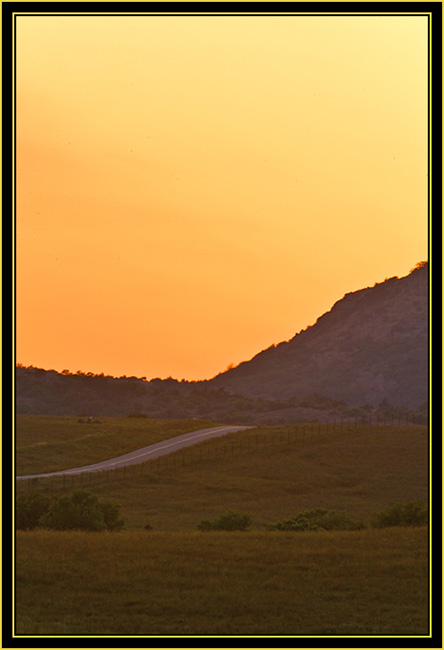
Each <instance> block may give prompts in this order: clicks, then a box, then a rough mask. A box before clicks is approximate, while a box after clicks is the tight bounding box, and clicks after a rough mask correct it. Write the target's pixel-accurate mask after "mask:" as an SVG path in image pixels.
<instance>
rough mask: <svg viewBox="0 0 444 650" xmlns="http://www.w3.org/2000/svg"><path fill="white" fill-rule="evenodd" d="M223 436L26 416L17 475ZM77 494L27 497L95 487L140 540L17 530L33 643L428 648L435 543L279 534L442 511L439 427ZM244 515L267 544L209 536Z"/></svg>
mask: <svg viewBox="0 0 444 650" xmlns="http://www.w3.org/2000/svg"><path fill="white" fill-rule="evenodd" d="M212 425H213V423H209V422H201V421H189V420H188V421H155V420H146V419H140V420H139V419H132V418H102V422H101V423H100V424H97V425H93V424H85V423H78V422H77V420H76V419H75V418H57V417H51V418H45V417H38V416H22V417H19V419H18V440H17V454H18V457H17V461H18V463H19V467H21V468H22V469H21V471H22V472H23V473H25V472H26V473H27V472H30V473H38V472H43V471H48V470H50V469H56V468H64V467H72V466H76V465H80V464H87V463H90V462H91V463H92V462H95V461H98V460H101V459H103V458H104V457H111V456H114V455H118V454H120V453H124V452H125V451H129V450H131V449H135V448H137V447H141V446H144V445H147V444H150V443H151V442H156V441H159V440H162V439H164V438H169V437H173V436H174V435H177V434H180V433H183V432H185V431H189V430H192V429H193V428H194V429H198V428H204V427H207V426H212ZM39 443H43V444H39ZM71 480H75V483H74V485H71V484H70V483H69V482H67V484H66V485H64V484H63V482H62V480H61V479H60V477H59V478H58V479H56V478H53V479H38V481H33V482H25V481H23V482H22V481H19V482H17V493H18V494H21V493H23V492H25V491H28V490H30V489H38V490H42V491H44V492H46V493H48V494H60V493H61V491H62V490H63V491H69V490H70V489H71V488H74V487H79V486H80V485H83V487H87V488H88V489H90V490H91V491H92V492H94V493H95V494H97V495H98V496H99V497H100V498H101V499H106V500H110V501H112V502H115V503H119V504H120V505H121V512H122V516H123V517H124V518H125V519H126V527H127V530H125V531H122V532H119V533H86V532H69V533H68V532H55V531H45V530H36V531H31V532H22V531H18V532H17V537H16V591H15V596H16V600H15V602H16V609H15V614H16V622H17V627H16V630H15V632H16V634H18V635H34V634H42V635H51V634H54V635H58V634H61V635H63V634H66V635H70V636H71V635H92V634H98V635H106V634H110V635H119V634H122V635H135V634H136V635H137V634H141V635H179V636H183V635H190V636H196V635H210V636H211V635H234V636H239V635H259V636H264V635H272V636H274V635H277V636H280V635H290V636H298V635H311V636H323V635H326V636H329V635H341V636H349V635H364V636H366V635H381V636H386V635H393V634H394V635H396V634H399V635H406V636H412V635H427V633H428V629H427V626H428V536H427V530H426V529H425V528H405V529H402V528H392V529H383V530H375V529H363V530H361V531H353V532H328V533H327V532H319V533H308V532H304V533H283V532H277V531H276V532H271V531H266V530H265V529H264V528H265V525H266V524H269V523H272V522H275V521H277V520H280V519H284V518H287V517H292V516H294V515H296V514H297V513H298V512H301V511H302V510H305V509H309V508H315V507H324V508H328V509H335V510H346V511H348V512H349V513H350V514H352V515H355V516H356V517H359V518H362V519H364V521H366V522H368V521H369V519H370V517H371V515H372V514H374V513H375V512H377V511H380V510H383V509H385V508H386V506H387V504H388V503H389V502H390V501H402V502H406V501H413V500H423V501H427V498H428V432H427V430H426V429H425V427H418V426H416V427H415V426H407V427H403V426H394V427H393V426H387V427H384V426H381V427H370V426H363V427H358V428H355V427H350V428H344V429H341V428H338V427H336V428H332V427H329V428H327V427H326V426H325V425H322V426H321V425H313V424H312V425H301V424H298V425H296V424H295V425H291V426H290V425H286V426H280V427H260V428H257V429H248V430H245V431H242V432H237V433H233V434H229V435H227V436H223V437H222V438H217V439H213V440H208V441H206V442H203V443H200V444H198V445H195V446H193V447H189V448H186V449H183V450H181V451H180V452H177V453H175V454H171V455H169V456H165V457H163V458H161V459H159V460H157V461H153V462H150V463H145V464H143V465H138V466H134V467H132V468H127V470H125V471H123V470H122V471H119V472H118V473H111V474H108V473H104V474H101V475H85V477H83V478H82V477H76V478H75V479H71ZM229 509H234V510H237V511H239V512H243V513H247V514H249V515H251V516H252V519H253V530H252V531H250V532H246V533H239V532H231V533H223V532H199V531H197V530H196V526H197V524H198V523H199V522H200V521H201V520H202V519H212V518H214V517H216V516H217V515H219V514H221V513H223V512H226V511H227V510H229ZM146 524H150V525H151V526H152V527H153V528H154V530H151V531H145V530H144V527H145V525H146Z"/></svg>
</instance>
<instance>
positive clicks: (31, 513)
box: [15, 492, 51, 530]
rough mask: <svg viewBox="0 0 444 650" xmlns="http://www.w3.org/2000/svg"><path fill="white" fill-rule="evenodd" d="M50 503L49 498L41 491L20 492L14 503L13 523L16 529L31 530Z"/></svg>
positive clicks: (37, 523)
mask: <svg viewBox="0 0 444 650" xmlns="http://www.w3.org/2000/svg"><path fill="white" fill-rule="evenodd" d="M50 505H51V498H50V497H48V496H47V495H46V494H42V493H41V492H29V493H28V494H21V495H20V496H19V497H18V498H17V501H16V504H15V524H16V527H17V528H18V530H33V529H34V528H37V527H38V526H39V523H40V518H41V517H42V516H43V515H44V514H46V513H47V512H48V510H49V508H50Z"/></svg>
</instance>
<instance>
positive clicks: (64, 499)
mask: <svg viewBox="0 0 444 650" xmlns="http://www.w3.org/2000/svg"><path fill="white" fill-rule="evenodd" d="M40 523H41V524H42V526H43V527H44V528H52V529H54V530H91V531H99V530H105V529H106V524H105V519H104V517H103V512H102V510H101V508H100V505H99V498H98V497H97V496H96V495H95V494H92V493H91V492H89V491H88V490H74V492H71V494H63V495H62V496H60V497H56V498H54V499H53V501H52V503H51V506H50V508H49V510H48V512H47V513H46V514H45V515H43V517H42V518H41V519H40Z"/></svg>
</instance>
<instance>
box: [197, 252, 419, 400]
mask: <svg viewBox="0 0 444 650" xmlns="http://www.w3.org/2000/svg"><path fill="white" fill-rule="evenodd" d="M210 383H211V384H212V385H214V386H218V387H223V388H225V389H227V390H229V391H233V392H235V393H236V394H240V395H246V396H248V397H266V398H268V399H279V398H280V399H290V398H299V397H302V396H303V395H304V394H308V393H314V392H316V393H320V394H322V395H328V396H329V397H332V398H335V399H343V400H345V401H346V402H347V403H349V404H352V405H353V404H362V403H366V402H368V403H369V404H372V405H376V404H377V403H379V402H380V401H381V400H382V399H384V398H387V399H389V400H390V401H391V402H393V403H394V404H398V405H405V406H407V405H410V406H417V405H418V404H420V403H421V402H423V401H425V400H426V399H427V394H428V387H427V384H428V264H427V263H420V264H418V265H417V266H416V267H415V268H414V269H413V270H412V271H411V272H410V274H409V275H407V276H405V277H402V278H398V277H393V278H388V279H386V280H385V281H384V282H381V283H376V284H375V285H374V286H373V287H367V288H364V289H359V290H358V291H354V292H350V293H347V294H345V296H344V297H343V298H342V299H340V300H338V301H337V302H335V303H334V305H333V307H332V308H331V309H330V311H328V312H326V313H325V314H323V315H322V316H320V317H319V318H318V319H317V321H316V322H315V323H314V324H313V325H311V326H309V327H308V328H306V329H305V330H302V331H301V332H298V333H297V334H295V336H294V337H293V338H292V339H290V340H289V341H283V342H281V343H279V344H277V345H274V346H271V347H270V348H267V349H266V350H263V351H262V352H259V353H258V354H256V355H255V356H254V357H252V359H250V360H249V361H244V362H242V363H241V364H239V365H238V366H236V367H235V368H231V369H229V370H227V371H225V372H224V373H221V374H219V375H217V376H216V377H214V378H213V379H212V380H210ZM347 384H348V385H347Z"/></svg>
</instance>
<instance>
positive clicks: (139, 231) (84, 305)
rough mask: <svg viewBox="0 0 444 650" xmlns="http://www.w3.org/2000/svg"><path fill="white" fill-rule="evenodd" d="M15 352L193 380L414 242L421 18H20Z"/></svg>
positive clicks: (312, 310) (405, 258)
mask: <svg viewBox="0 0 444 650" xmlns="http://www.w3.org/2000/svg"><path fill="white" fill-rule="evenodd" d="M16 72H17V103H16V107H17V361H18V362H21V363H23V364H25V365H28V364H33V365H36V366H40V367H44V368H53V369H56V370H59V371H60V370H62V369H64V368H68V369H70V370H71V371H76V370H77V369H82V370H84V371H93V372H102V371H103V372H105V374H112V375H117V376H118V375H122V374H126V375H136V376H147V377H148V378H152V377H157V376H158V377H166V376H168V375H172V376H173V377H176V378H178V379H181V378H182V377H184V378H186V379H204V378H209V377H212V376H214V375H215V374H216V373H218V372H220V371H222V370H224V369H225V368H226V366H227V365H228V364H229V363H235V364H237V363H239V362H241V361H243V360H246V359H249V358H251V357H252V356H253V355H254V354H256V353H257V352H259V351H260V350H261V349H263V348H266V347H268V346H269V345H271V344H272V343H278V342H279V341H282V340H287V339H289V338H291V337H292V336H293V335H294V334H295V333H296V332H298V331H299V330H301V329H303V328H305V327H306V326H307V325H310V324H312V323H314V321H315V320H316V318H317V317H319V316H320V315H322V313H324V312H325V311H328V310H329V309H330V308H331V307H332V305H333V303H334V302H336V301H337V300H338V299H340V298H341V297H342V296H343V295H344V294H345V293H346V292H349V291H354V290H357V289H360V288H363V287H365V286H369V285H373V284H374V283H375V282H377V281H378V282H379V281H382V280H384V278H385V277H389V276H393V275H398V276H402V275H406V274H407V273H408V272H409V270H410V269H411V268H412V267H413V266H414V265H415V263H416V262H418V261H420V260H424V259H427V225H428V216H427V186H428V178H427V155H428V153H427V143H428V139H427V87H428V77H427V18H426V17H424V16H416V17H414V16H408V17H390V16H385V17H377V16H375V17H363V16H355V17H340V16H331V17H327V16H319V17H308V16H294V17H278V16H268V17H265V16H263V17H253V16H250V17H242V16H237V17H228V16H222V17H209V16H206V17H200V16H195V17H192V16H185V17H173V16H169V17H160V16H127V17H124V16H100V17H87V16H86V17H85V16H74V17H67V16H57V17H56V16H46V17H45V16H20V17H18V19H17V61H16Z"/></svg>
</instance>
